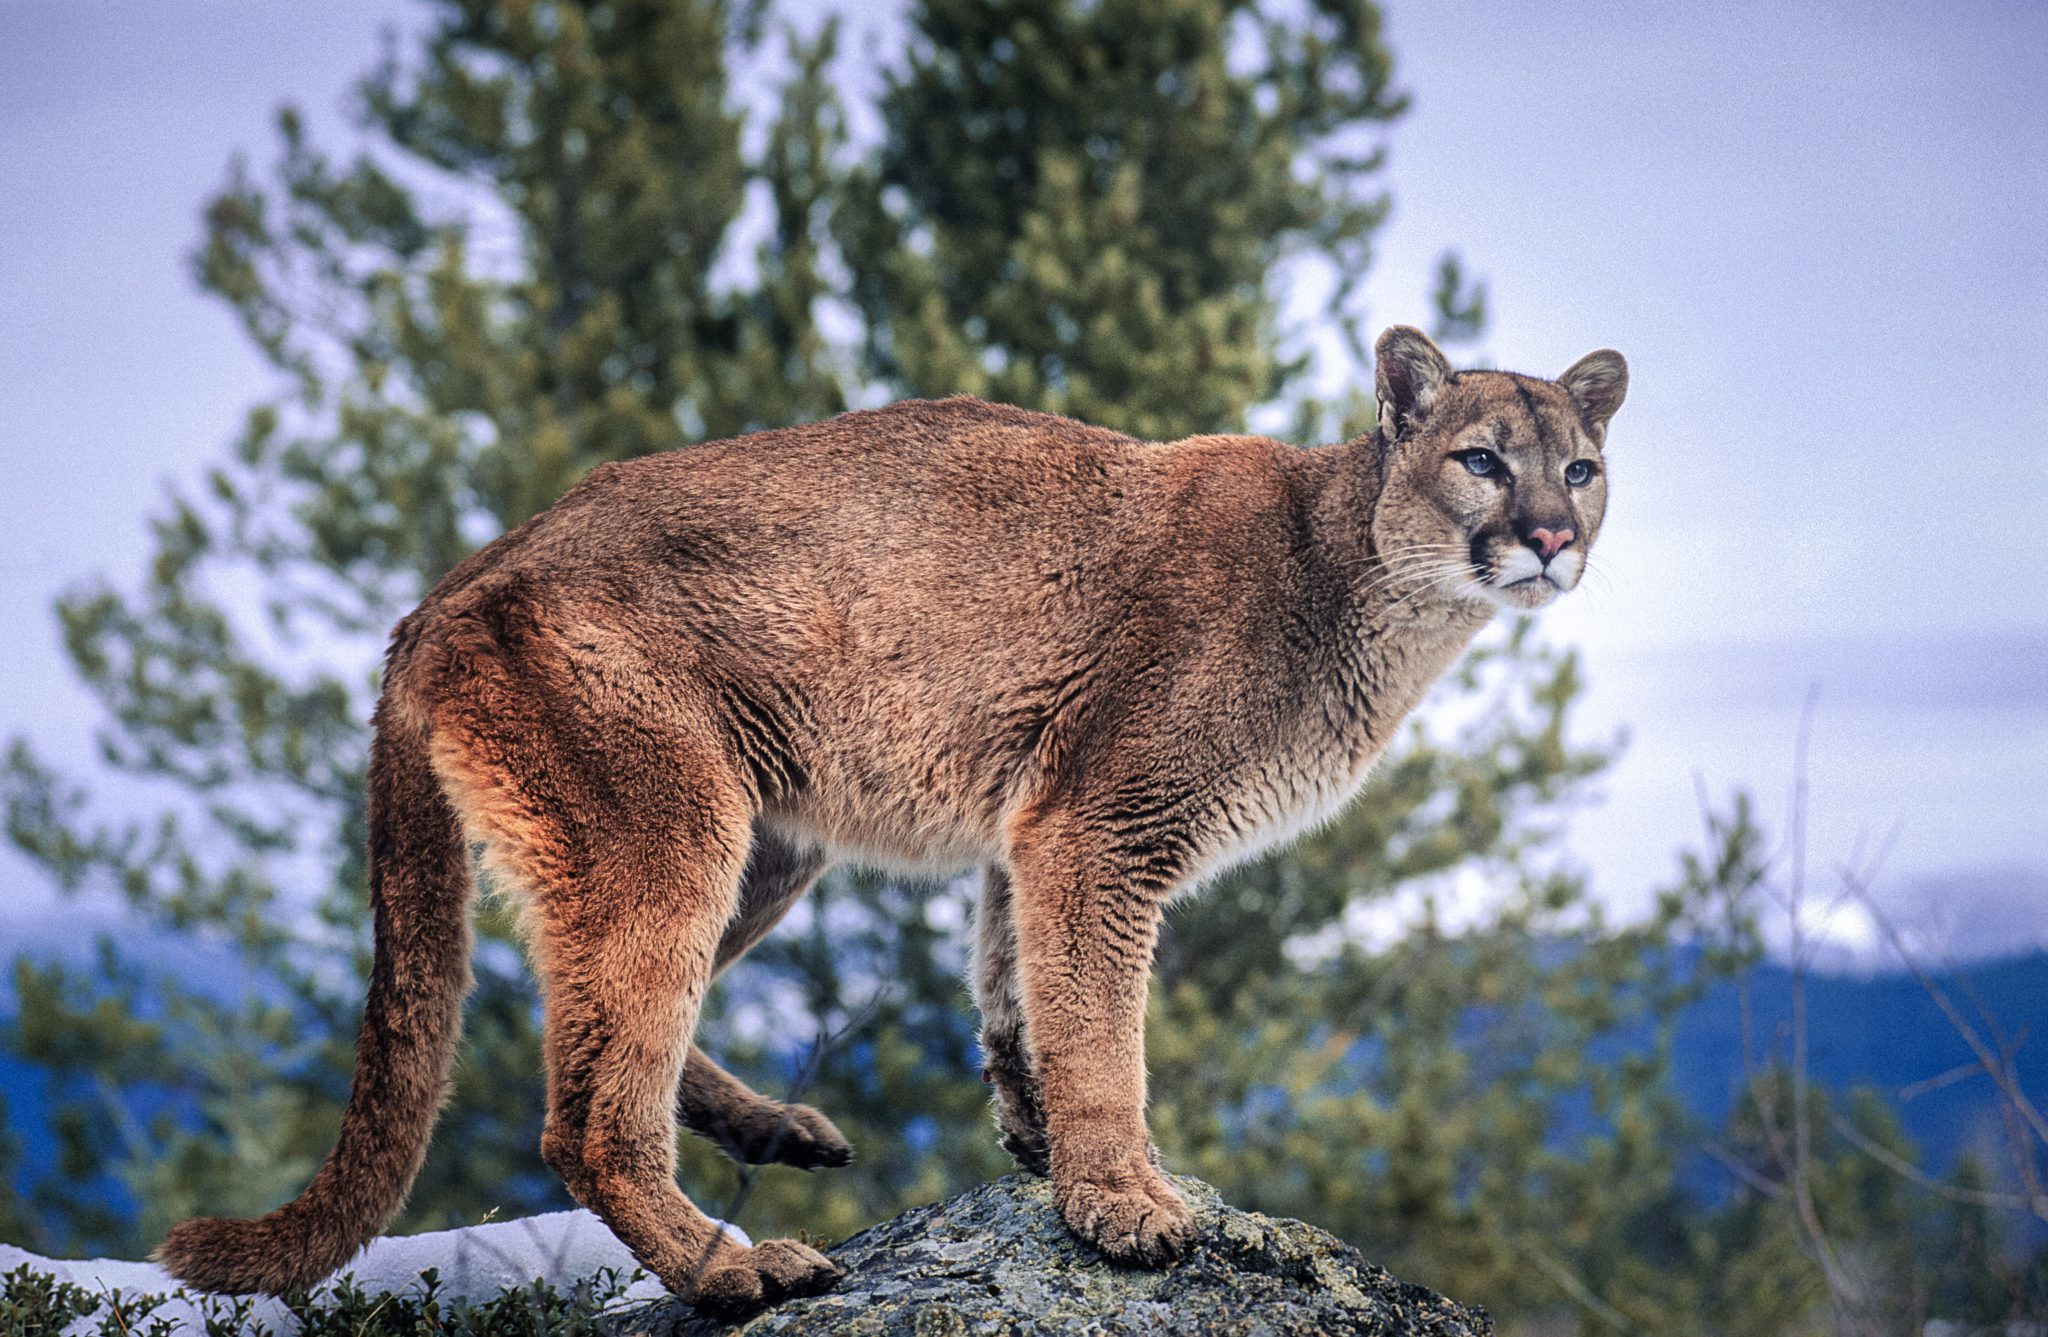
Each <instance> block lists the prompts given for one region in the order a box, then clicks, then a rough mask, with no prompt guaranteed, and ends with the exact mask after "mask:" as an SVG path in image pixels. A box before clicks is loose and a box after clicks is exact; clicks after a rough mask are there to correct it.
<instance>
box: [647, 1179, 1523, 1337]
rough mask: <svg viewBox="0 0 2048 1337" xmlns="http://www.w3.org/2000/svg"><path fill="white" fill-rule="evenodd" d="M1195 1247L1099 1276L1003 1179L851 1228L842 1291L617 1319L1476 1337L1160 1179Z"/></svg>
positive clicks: (1468, 1316) (1400, 1287)
mask: <svg viewBox="0 0 2048 1337" xmlns="http://www.w3.org/2000/svg"><path fill="white" fill-rule="evenodd" d="M1174 1183H1175V1184H1176V1185H1177V1186H1178V1187H1179V1188H1180V1190H1181V1192H1183V1193H1185V1194H1186V1195H1187V1198H1188V1203H1189V1205H1190V1206H1192V1207H1193V1208H1194V1212H1195V1219H1196V1221H1197V1223H1198V1224H1199V1225H1200V1227H1201V1231H1202V1234H1201V1239H1200V1240H1199V1242H1198V1243H1197V1244H1196V1246H1195V1248H1194V1249H1193V1250H1191V1251H1190V1252H1189V1254H1188V1255H1187V1256H1186V1257H1185V1258H1183V1259H1181V1260H1180V1262H1178V1263H1176V1264H1175V1265H1174V1266H1172V1267H1170V1268H1167V1269H1166V1270H1164V1271H1159V1272H1150V1271H1140V1270H1134V1269H1128V1268H1120V1267H1113V1266H1111V1265H1110V1264H1108V1263H1106V1262H1104V1261H1103V1260H1102V1259H1101V1257H1100V1256H1098V1255H1097V1254H1096V1253H1095V1251H1094V1250H1093V1249H1090V1248H1088V1247H1087V1246H1085V1245H1083V1244H1081V1243H1080V1242H1079V1241H1077V1240H1076V1239H1074V1237H1073V1236H1072V1235H1070V1234H1069V1233H1068V1232H1067V1230H1066V1228H1065V1226H1063V1225H1062V1224H1061V1222H1060V1218H1059V1213H1058V1211H1057V1210H1056V1209H1055V1208H1054V1206H1053V1199H1052V1185H1051V1184H1050V1183H1048V1182H1047V1181H1046V1180H1043V1179H1035V1178H1029V1177H1027V1176H1024V1175H1010V1176H1008V1177H1007V1178H1004V1179H999V1180H996V1181H995V1182H994V1183H991V1184H984V1185H982V1186H981V1187H980V1188H977V1189H974V1190H973V1191H971V1192H968V1193H963V1194H961V1195H960V1196H959V1197H957V1198H953V1199H950V1200H949V1201H946V1202H941V1203H935V1204H933V1205H932V1206H930V1207H920V1208H918V1209H916V1210H915V1211H910V1212H905V1213H904V1214H903V1215H901V1216H899V1217H897V1218H896V1219H895V1220H893V1221H888V1222H885V1223H883V1224H882V1225H878V1226H876V1227H874V1228H873V1229H871V1230H865V1231H862V1232H861V1233H860V1234H858V1235H855V1236H854V1237H853V1238H852V1239H850V1240H848V1241H846V1242H845V1243H844V1244H842V1245H840V1246H839V1247H838V1248H836V1249H833V1250H831V1254H832V1257H833V1258H834V1259H835V1260H836V1261H837V1262H838V1263H839V1264H840V1265H841V1266H842V1267H844V1268H845V1269H846V1272H847V1275H846V1278H845V1280H843V1281H841V1282H840V1283H839V1285H838V1287H837V1288H836V1289H834V1290H832V1291H831V1292H829V1293H827V1294H825V1295H817V1296H811V1297H808V1298H805V1299H800V1300H790V1301H786V1302H784V1303H783V1304H780V1305H777V1306H776V1307H774V1308H772V1309H769V1310H767V1311H765V1312H764V1313H761V1314H758V1315H756V1316H755V1317H754V1318H753V1319H751V1320H749V1321H748V1322H746V1323H745V1324H743V1325H741V1326H739V1327H737V1328H734V1327H730V1326H728V1325H726V1324H722V1323H718V1322H715V1321H713V1320H711V1319H707V1318H703V1317H701V1316H698V1315H695V1314H694V1313H692V1312H691V1311H690V1310H689V1309H688V1308H686V1307H684V1306H682V1305H680V1304H676V1303H673V1302H671V1303H669V1304H667V1305H663V1306H655V1307H651V1308H649V1309H645V1310H641V1311H639V1312H637V1313H635V1314H632V1315H629V1316H625V1322H624V1324H623V1331H625V1332H631V1333H648V1334H660V1335H661V1337H712V1334H735V1335H737V1334H744V1337H771V1334H775V1335H781V1334H791V1335H794V1334H804V1337H809V1335H810V1334H826V1333H843V1334H848V1335H849V1337H852V1335H853V1334H860V1335H861V1337H896V1335H897V1334H901V1335H902V1337H942V1335H943V1337H956V1335H957V1337H969V1335H970V1334H983V1333H990V1334H993V1333H1002V1334H1017V1335H1019V1337H1022V1335H1023V1334H1052V1333H1087V1334H1091V1337H1092V1335H1095V1334H1101V1335H1102V1337H1109V1335H1110V1334H1126V1333H1128V1334H1139V1333H1143V1334H1159V1335H1160V1337H1166V1335H1167V1334H1171V1335H1172V1337H1193V1335H1199V1334H1226V1333H1227V1334H1244V1335H1245V1337H1252V1335H1253V1334H1258V1335H1259V1337H1267V1335H1269V1334H1270V1335H1271V1337H1282V1335H1283V1334H1285V1335H1288V1337H1292V1334H1321V1333H1370V1334H1384V1335H1385V1337H1394V1335H1395V1334H1399V1335H1400V1337H1482V1334H1491V1333H1492V1331H1493V1324H1492V1321H1491V1320H1489V1319H1488V1318H1487V1316H1486V1311H1485V1310H1483V1309H1477V1308H1473V1307H1469V1306H1466V1305H1460V1304H1455V1303H1453V1302H1451V1301H1449V1300H1446V1299H1444V1298H1443V1297H1442V1296H1440V1295H1436V1294H1434V1293H1432V1292H1430V1291H1426V1290H1424V1289H1422V1288H1421V1287H1420V1286H1409V1285H1405V1284H1403V1283H1402V1282H1399V1281H1396V1280H1395V1279H1394V1278H1393V1277H1391V1276H1388V1275H1387V1273H1386V1272H1384V1271H1383V1270H1381V1269H1380V1268H1377V1267H1375V1266H1373V1265H1372V1264H1371V1263H1368V1262H1366V1261H1365V1259H1363V1258H1361V1257H1360V1256H1359V1254H1358V1252H1357V1250H1355V1249H1352V1248H1351V1247H1349V1246H1348V1245H1346V1244H1345V1243H1343V1241H1341V1240H1339V1239H1337V1238H1336V1237H1335V1236H1333V1235H1331V1234H1329V1233H1328V1232H1326V1231H1322V1230H1318V1229H1316V1228H1315V1227H1314V1226H1309V1225H1303V1224H1302V1223H1301V1222H1299V1221H1288V1220H1275V1219H1273V1218H1271V1217H1267V1216H1260V1215H1259V1214H1257V1213H1256V1212H1243V1211H1239V1210H1237V1209H1236V1208H1234V1207H1231V1206H1229V1205H1227V1204H1226V1203H1224V1202H1223V1200H1222V1199H1221V1198H1220V1197H1218V1196H1217V1193H1216V1190H1215V1189H1213V1188H1210V1187H1209V1186H1208V1185H1207V1184H1204V1183H1203V1182H1201V1181H1200V1180H1198V1179H1187V1178H1182V1177H1179V1176H1175V1177H1174Z"/></svg>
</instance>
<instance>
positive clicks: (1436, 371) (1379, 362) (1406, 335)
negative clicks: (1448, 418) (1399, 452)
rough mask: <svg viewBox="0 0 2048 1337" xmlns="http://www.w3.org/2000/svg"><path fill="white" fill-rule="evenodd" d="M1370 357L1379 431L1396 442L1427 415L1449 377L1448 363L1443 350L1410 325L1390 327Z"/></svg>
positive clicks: (1449, 366) (1449, 365)
mask: <svg viewBox="0 0 2048 1337" xmlns="http://www.w3.org/2000/svg"><path fill="white" fill-rule="evenodd" d="M1372 354H1373V380H1374V383H1375V391H1376V393H1377V394H1378V396H1379V405H1380V428H1381V430H1382V431H1384V432H1385V433H1386V434H1387V440H1389V441H1395V440H1399V439H1400V438H1401V437H1403V436H1406V435H1407V434H1408V432H1409V431H1410V430H1411V429H1413V428H1414V426H1415V425H1416V424H1417V423H1419V422H1421V421H1422V420H1423V419H1424V418H1425V417H1427V416H1428V415H1429V406H1430V405H1431V404H1433V403H1435V402H1436V397H1437V392H1438V391H1440V390H1442V389H1443V384H1444V382H1445V381H1447V380H1449V379H1450V378H1451V364H1450V361H1449V360H1448V359H1447V358H1445V357H1444V355H1443V350H1441V349H1439V348H1438V347H1437V346H1436V345H1435V344H1433V343H1431V342H1430V340H1429V336H1428V335H1426V334H1424V333H1423V332H1422V331H1421V330H1418V329H1416V328H1415V327H1414V326H1412V325H1395V326H1392V327H1390V328H1389V329H1388V330H1387V332H1386V333H1385V334H1382V335H1381V336H1380V338H1379V342H1378V343H1376V344H1374V345H1373V349H1372Z"/></svg>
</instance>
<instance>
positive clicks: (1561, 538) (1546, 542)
mask: <svg viewBox="0 0 2048 1337" xmlns="http://www.w3.org/2000/svg"><path fill="white" fill-rule="evenodd" d="M1577 537H1578V535H1577V534H1575V533H1573V532H1572V531H1571V530H1569V529H1532V530H1530V531H1529V546H1530V547H1532V548H1534V549H1535V550H1536V551H1537V552H1538V553H1539V554H1541V555H1542V557H1543V560H1544V561H1546V562H1547V561H1549V560H1550V559H1551V558H1553V557H1555V556H1557V555H1558V553H1560V552H1562V551H1563V550H1564V547H1565V545H1566V544H1568V543H1570V542H1571V541H1572V540H1573V539H1575V538H1577Z"/></svg>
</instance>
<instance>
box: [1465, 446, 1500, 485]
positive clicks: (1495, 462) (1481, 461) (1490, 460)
mask: <svg viewBox="0 0 2048 1337" xmlns="http://www.w3.org/2000/svg"><path fill="white" fill-rule="evenodd" d="M1457 459H1458V463H1460V464H1462V465H1464V466H1465V467H1466V468H1467V469H1468V470H1470V471H1471V472H1472V473H1473V474H1474V475H1476V476H1478V477H1480V478H1491V477H1493V476H1494V475H1495V474H1497V473H1499V472H1500V471H1501V463H1500V456H1498V455H1496V454H1494V453H1493V452H1492V451H1490V450H1468V451H1466V452H1464V453H1463V454H1461V455H1459V456H1458V457H1457Z"/></svg>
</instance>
